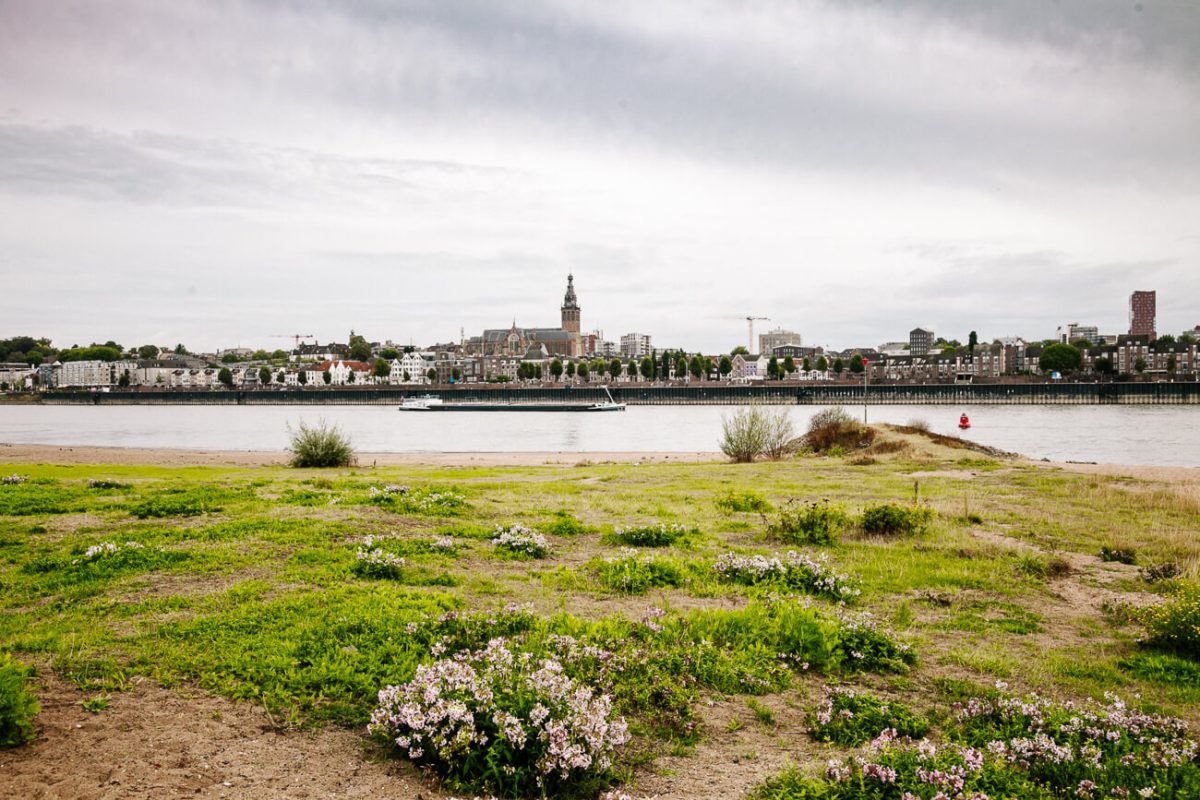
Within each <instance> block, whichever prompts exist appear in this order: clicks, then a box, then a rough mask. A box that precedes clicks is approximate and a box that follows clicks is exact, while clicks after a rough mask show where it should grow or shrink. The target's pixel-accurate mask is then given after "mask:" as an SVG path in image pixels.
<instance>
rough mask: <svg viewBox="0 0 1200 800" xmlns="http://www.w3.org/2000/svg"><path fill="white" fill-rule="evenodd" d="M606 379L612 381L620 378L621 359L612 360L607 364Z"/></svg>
mask: <svg viewBox="0 0 1200 800" xmlns="http://www.w3.org/2000/svg"><path fill="white" fill-rule="evenodd" d="M608 377H609V378H611V379H612V380H614V381H615V380H616V379H617V378H619V377H621V359H619V358H614V359H613V360H612V361H610V362H608Z"/></svg>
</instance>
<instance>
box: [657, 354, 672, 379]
mask: <svg viewBox="0 0 1200 800" xmlns="http://www.w3.org/2000/svg"><path fill="white" fill-rule="evenodd" d="M671 361H672V358H671V351H670V350H663V354H662V359H661V361H660V363H661V365H662V368H661V370H660V372H661V373H662V379H663V380H664V381H666V380H670V379H671Z"/></svg>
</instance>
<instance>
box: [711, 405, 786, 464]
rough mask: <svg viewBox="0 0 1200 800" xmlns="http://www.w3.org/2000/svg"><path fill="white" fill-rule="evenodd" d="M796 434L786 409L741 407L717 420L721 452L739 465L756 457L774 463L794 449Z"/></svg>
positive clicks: (780, 407)
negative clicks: (719, 430)
mask: <svg viewBox="0 0 1200 800" xmlns="http://www.w3.org/2000/svg"><path fill="white" fill-rule="evenodd" d="M795 440H796V434H795V430H794V428H793V426H792V418H791V415H790V414H789V413H788V409H787V408H786V407H783V406H779V407H775V408H764V407H762V406H754V405H752V406H745V407H743V408H739V409H738V410H737V411H734V412H733V414H731V415H729V416H722V417H721V452H722V453H724V454H725V455H726V456H727V457H729V458H731V459H733V460H734V461H735V462H737V463H739V464H746V463H749V462H751V461H753V460H754V459H755V458H757V457H759V456H766V457H767V458H769V459H771V460H773V461H775V460H779V459H781V458H783V457H784V456H786V455H788V454H789V453H791V452H792V451H793V450H794V449H795Z"/></svg>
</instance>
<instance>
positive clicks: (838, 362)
mask: <svg viewBox="0 0 1200 800" xmlns="http://www.w3.org/2000/svg"><path fill="white" fill-rule="evenodd" d="M845 368H846V365H845V364H843V363H842V359H841V357H840V356H839V357H838V358H835V359H834V360H833V371H834V372H835V373H837V374H838V375H841V374H842V370H844V369H845Z"/></svg>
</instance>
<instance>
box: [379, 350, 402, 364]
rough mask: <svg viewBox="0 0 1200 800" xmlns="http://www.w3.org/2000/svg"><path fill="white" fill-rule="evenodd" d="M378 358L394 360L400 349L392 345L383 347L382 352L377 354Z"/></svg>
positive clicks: (397, 356) (398, 355)
mask: <svg viewBox="0 0 1200 800" xmlns="http://www.w3.org/2000/svg"><path fill="white" fill-rule="evenodd" d="M379 357H380V358H386V359H387V360H388V361H395V360H396V359H397V358H399V357H400V351H399V350H397V349H396V348H394V347H385V348H384V350H383V352H382V353H380V354H379Z"/></svg>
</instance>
